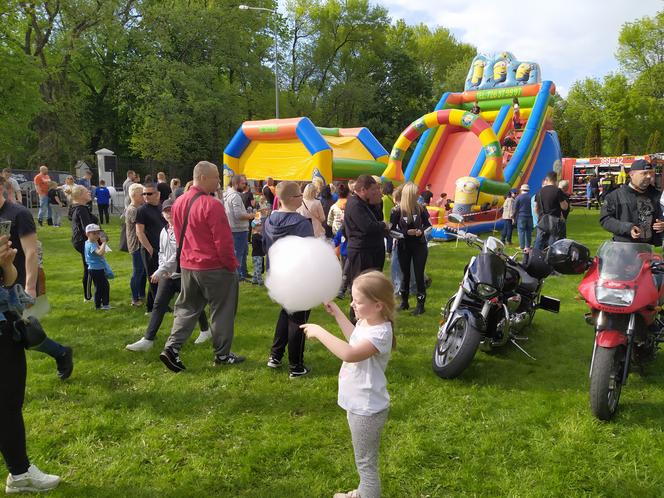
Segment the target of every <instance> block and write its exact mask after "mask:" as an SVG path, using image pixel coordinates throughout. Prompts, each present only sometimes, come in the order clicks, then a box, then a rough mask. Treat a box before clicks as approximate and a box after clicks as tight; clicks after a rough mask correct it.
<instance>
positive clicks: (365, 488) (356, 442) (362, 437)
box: [347, 410, 389, 498]
mask: <svg viewBox="0 0 664 498" xmlns="http://www.w3.org/2000/svg"><path fill="white" fill-rule="evenodd" d="M388 411H389V410H383V411H382V412H378V413H374V414H373V415H356V414H355V413H351V412H347V414H348V427H350V435H351V438H352V440H353V452H354V453H355V466H356V467H357V473H358V474H360V485H359V486H358V488H357V491H358V493H359V495H360V497H361V498H380V476H379V475H378V450H379V448H380V435H381V433H382V432H383V426H384V425H385V421H386V420H387V412H388Z"/></svg>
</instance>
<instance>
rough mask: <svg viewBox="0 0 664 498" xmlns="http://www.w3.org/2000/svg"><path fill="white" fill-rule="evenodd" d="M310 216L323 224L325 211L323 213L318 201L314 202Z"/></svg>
mask: <svg viewBox="0 0 664 498" xmlns="http://www.w3.org/2000/svg"><path fill="white" fill-rule="evenodd" d="M311 214H313V215H314V216H315V217H316V219H317V220H318V221H320V222H321V224H325V211H323V205H322V204H321V203H320V201H318V202H314V210H313V212H312V213H311Z"/></svg>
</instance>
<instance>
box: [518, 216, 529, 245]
mask: <svg viewBox="0 0 664 498" xmlns="http://www.w3.org/2000/svg"><path fill="white" fill-rule="evenodd" d="M516 230H517V232H518V234H519V247H521V249H525V248H526V247H530V242H531V237H532V235H533V220H532V218H531V217H527V218H523V217H521V218H519V219H518V220H517V221H516Z"/></svg>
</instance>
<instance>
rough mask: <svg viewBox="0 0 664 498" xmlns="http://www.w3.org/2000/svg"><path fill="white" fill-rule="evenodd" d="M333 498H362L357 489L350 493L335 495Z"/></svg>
mask: <svg viewBox="0 0 664 498" xmlns="http://www.w3.org/2000/svg"><path fill="white" fill-rule="evenodd" d="M333 498H360V493H359V491H358V490H357V489H354V490H353V491H349V492H348V493H334V497H333Z"/></svg>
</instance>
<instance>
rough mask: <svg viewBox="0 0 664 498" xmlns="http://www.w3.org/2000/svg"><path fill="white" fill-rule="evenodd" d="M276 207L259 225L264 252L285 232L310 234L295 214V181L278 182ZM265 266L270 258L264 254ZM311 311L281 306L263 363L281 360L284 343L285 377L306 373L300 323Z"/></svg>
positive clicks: (307, 222)
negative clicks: (277, 206) (272, 339)
mask: <svg viewBox="0 0 664 498" xmlns="http://www.w3.org/2000/svg"><path fill="white" fill-rule="evenodd" d="M277 197H278V198H279V209H278V210H277V211H273V212H272V213H271V214H270V216H269V217H268V219H267V220H266V221H265V226H264V228H263V248H264V249H265V253H266V254H268V252H269V250H270V247H271V246H272V244H274V243H275V242H276V241H277V240H279V239H280V238H282V237H286V236H288V235H296V236H298V237H313V236H314V228H313V226H312V224H311V220H310V219H308V218H305V217H304V216H302V215H301V214H299V213H297V212H296V211H297V209H298V208H299V207H300V206H301V205H302V193H301V192H300V187H299V186H298V185H297V183H295V182H281V183H279V185H277ZM267 266H268V268H269V267H270V259H269V254H268V261H267ZM310 311H311V310H305V311H297V312H295V313H292V314H289V313H288V312H287V311H286V310H284V309H282V310H281V312H280V313H279V318H278V319H277V325H276V327H275V330H274V341H273V343H272V350H271V352H270V358H269V359H268V362H267V366H268V367H270V368H279V367H280V366H281V360H282V358H283V356H284V351H285V350H286V345H288V363H289V377H291V378H295V377H302V376H304V375H307V374H308V373H309V371H310V370H309V368H307V367H306V366H305V365H304V337H305V336H304V333H303V332H302V330H301V329H300V325H302V324H304V323H306V322H307V320H308V319H309V313H310Z"/></svg>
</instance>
